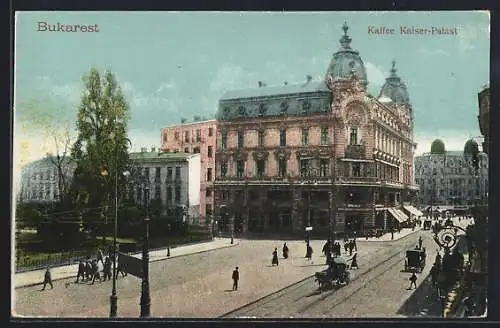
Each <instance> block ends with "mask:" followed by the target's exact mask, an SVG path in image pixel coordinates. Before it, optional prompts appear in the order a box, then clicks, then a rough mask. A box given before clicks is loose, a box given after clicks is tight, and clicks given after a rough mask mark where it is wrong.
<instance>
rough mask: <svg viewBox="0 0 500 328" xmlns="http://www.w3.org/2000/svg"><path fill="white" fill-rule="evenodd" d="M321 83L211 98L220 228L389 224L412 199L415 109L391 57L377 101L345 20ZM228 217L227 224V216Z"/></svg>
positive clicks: (295, 229)
mask: <svg viewBox="0 0 500 328" xmlns="http://www.w3.org/2000/svg"><path fill="white" fill-rule="evenodd" d="M343 30H344V35H343V36H342V37H341V39H340V44H341V47H340V49H339V50H338V51H337V52H336V53H334V55H333V58H332V60H331V62H330V65H329V67H328V69H327V73H326V76H325V79H324V80H323V81H313V80H312V78H311V77H310V76H307V78H306V79H305V81H304V82H303V83H300V84H288V83H285V84H284V85H283V86H279V87H267V86H266V85H265V84H264V83H262V82H259V87H258V88H255V89H249V90H237V91H230V92H228V93H226V94H225V95H224V96H223V97H222V98H221V99H220V101H219V111H218V114H217V116H218V117H217V119H218V121H217V151H216V178H215V182H214V187H215V213H216V215H217V216H218V217H220V222H221V224H222V227H221V228H222V229H228V227H231V228H234V229H235V230H237V231H242V232H243V233H245V232H257V233H262V232H279V233H283V234H288V233H290V234H295V233H302V232H303V231H304V228H305V227H312V228H313V230H312V233H313V235H314V234H315V233H316V234H318V235H319V234H325V232H326V234H328V233H330V234H331V233H333V232H334V231H335V232H353V231H363V230H366V229H373V228H380V229H388V228H389V226H392V225H393V224H394V222H395V221H396V220H397V221H399V222H401V221H405V220H407V219H408V216H406V214H405V213H404V212H403V211H402V205H410V204H412V203H414V202H415V200H416V191H417V189H418V188H417V186H416V185H415V184H414V172H413V151H414V148H415V146H416V145H415V143H414V142H413V114H412V106H411V104H410V101H409V96H408V92H407V90H406V85H405V84H404V83H403V82H402V81H401V78H400V77H399V76H398V75H397V74H396V68H395V62H393V67H392V69H391V72H390V75H389V77H388V78H387V79H386V83H385V84H384V86H383V87H382V89H381V90H380V93H379V95H378V97H375V96H372V95H370V94H369V93H367V91H366V86H367V84H368V78H367V75H366V69H365V67H364V64H363V60H362V59H361V57H360V55H359V53H358V52H357V51H355V50H353V49H352V48H351V46H350V43H351V38H350V37H349V36H348V35H347V31H348V27H347V26H346V25H344V26H343ZM233 220H234V221H233Z"/></svg>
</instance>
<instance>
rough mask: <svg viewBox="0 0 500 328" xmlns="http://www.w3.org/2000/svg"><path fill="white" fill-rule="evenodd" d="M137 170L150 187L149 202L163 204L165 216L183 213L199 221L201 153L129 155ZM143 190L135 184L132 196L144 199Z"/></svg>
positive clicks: (138, 153)
mask: <svg viewBox="0 0 500 328" xmlns="http://www.w3.org/2000/svg"><path fill="white" fill-rule="evenodd" d="M129 158H130V160H131V162H132V163H133V165H134V167H137V168H139V170H140V172H139V175H140V177H141V178H142V179H139V180H137V182H139V181H144V180H143V179H145V181H146V182H147V183H148V184H149V188H150V189H149V197H150V200H158V201H160V202H161V207H162V212H163V214H173V215H177V214H179V213H184V214H185V215H189V218H191V219H193V220H197V219H198V218H199V216H200V168H201V165H200V164H201V161H200V154H186V153H165V152H161V151H160V152H159V151H156V149H151V151H147V150H146V149H144V148H143V149H142V150H141V152H135V153H130V155H129ZM143 193H144V189H143V187H142V186H141V185H140V183H136V184H135V190H134V191H133V197H134V199H135V201H136V202H139V203H140V202H142V201H143V200H144V194H143Z"/></svg>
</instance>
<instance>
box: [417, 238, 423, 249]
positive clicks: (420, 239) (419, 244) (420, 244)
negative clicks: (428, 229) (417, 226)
mask: <svg viewBox="0 0 500 328" xmlns="http://www.w3.org/2000/svg"><path fill="white" fill-rule="evenodd" d="M423 242H424V241H423V239H422V236H420V237H418V248H419V249H420V248H422V243H423Z"/></svg>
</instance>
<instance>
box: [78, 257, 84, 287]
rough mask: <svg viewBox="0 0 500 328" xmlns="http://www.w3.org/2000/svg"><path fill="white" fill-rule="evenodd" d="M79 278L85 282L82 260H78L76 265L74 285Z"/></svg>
mask: <svg viewBox="0 0 500 328" xmlns="http://www.w3.org/2000/svg"><path fill="white" fill-rule="evenodd" d="M80 277H82V281H85V263H83V259H80V261H79V263H78V273H77V275H76V283H78V281H79V280H80Z"/></svg>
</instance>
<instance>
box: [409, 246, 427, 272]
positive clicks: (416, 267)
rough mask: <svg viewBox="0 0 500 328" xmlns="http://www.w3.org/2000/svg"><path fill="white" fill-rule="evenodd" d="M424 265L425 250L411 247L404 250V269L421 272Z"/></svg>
mask: <svg viewBox="0 0 500 328" xmlns="http://www.w3.org/2000/svg"><path fill="white" fill-rule="evenodd" d="M424 267H425V251H424V250H421V249H412V250H408V251H406V259H405V271H407V272H408V271H410V272H422V270H423V269H424Z"/></svg>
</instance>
